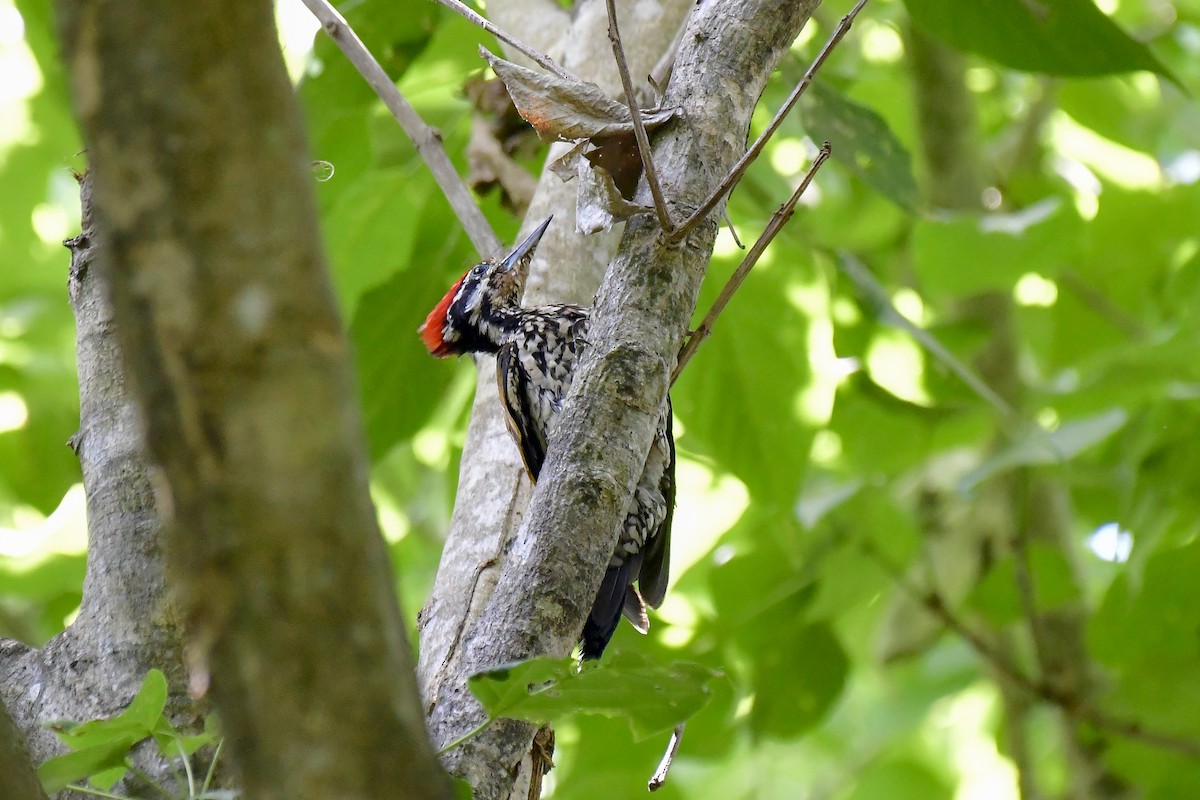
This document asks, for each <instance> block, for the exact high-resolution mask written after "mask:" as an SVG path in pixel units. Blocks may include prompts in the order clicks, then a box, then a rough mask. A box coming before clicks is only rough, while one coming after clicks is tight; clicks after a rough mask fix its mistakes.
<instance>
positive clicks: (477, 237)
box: [303, 0, 524, 258]
mask: <svg viewBox="0 0 1200 800" xmlns="http://www.w3.org/2000/svg"><path fill="white" fill-rule="evenodd" d="M303 2H304V5H306V6H307V7H308V10H309V11H311V12H312V13H313V16H314V17H316V18H317V20H319V21H320V23H321V27H322V29H324V31H325V33H327V34H329V38H331V39H333V41H334V42H335V43H336V44H337V46H338V47H339V48H341V50H342V52H343V53H345V54H346V58H347V59H348V60H349V61H350V63H351V64H353V65H354V67H355V69H357V70H358V72H359V74H360V75H362V76H363V78H364V79H365V80H366V82H367V83H368V84H369V85H370V87H371V88H372V89H374V90H375V93H376V94H377V95H379V99H380V100H382V101H383V104H384V105H385V106H387V109H388V111H391V112H392V116H393V117H395V118H396V121H397V122H399V123H400V127H401V129H402V130H403V131H404V132H405V134H407V135H408V138H409V140H411V141H412V143H413V147H415V148H417V152H418V153H419V154H420V156H421V158H422V160H424V162H425V166H427V167H429V171H430V172H431V173H432V174H433V177H434V180H436V181H437V184H438V186H440V187H441V189H442V194H444V195H445V196H446V200H447V201H449V203H450V207H451V208H453V209H454V214H455V216H457V217H458V221H459V222H461V223H462V226H463V229H464V230H465V231H466V232H467V237H468V238H470V240H471V244H473V245H474V246H475V251H476V252H477V253H479V257H480V258H490V257H491V256H494V255H496V254H497V253H499V252H500V248H501V244H500V239H499V238H498V237H497V236H496V234H495V232H494V231H493V230H492V226H491V225H490V224H488V221H487V218H486V217H484V216H483V212H482V211H480V210H479V206H478V204H476V202H475V198H474V197H473V196H472V195H471V190H470V189H468V188H467V185H466V184H465V183H463V180H462V178H460V177H459V175H458V171H457V170H455V169H454V165H453V164H452V163H450V158H449V156H447V155H446V149H445V148H444V147H442V137H441V134H440V133H438V132H437V130H435V129H434V128H431V127H430V126H429V125H426V124H425V120H423V119H421V115H420V114H418V113H417V111H416V109H414V108H413V107H412V105H411V104H410V103H409V102H408V100H406V99H405V98H404V95H402V94H400V90H399V89H397V88H396V84H394V83H392V79H391V78H389V77H388V76H387V73H386V72H384V71H383V67H381V66H380V65H379V62H378V61H377V60H375V57H374V56H373V55H371V53H370V51H369V50H367V46H366V45H364V44H363V43H362V39H359V38H358V34H357V33H355V32H354V29H353V28H351V27H350V25H349V23H347V22H346V19H345V18H344V17H343V16H342V15H341V14H339V13H338V11H337V9H335V8H334V7H333V6H332V5H330V4H329V3H328V2H327V1H326V0H303ZM442 4H443V5H447V3H445V2H443V3H442ZM451 7H452V8H453V6H451ZM455 10H457V9H455ZM505 41H507V40H505ZM522 52H524V51H522Z"/></svg>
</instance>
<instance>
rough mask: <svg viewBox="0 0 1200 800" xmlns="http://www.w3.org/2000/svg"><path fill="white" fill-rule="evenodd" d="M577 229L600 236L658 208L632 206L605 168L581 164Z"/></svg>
mask: <svg viewBox="0 0 1200 800" xmlns="http://www.w3.org/2000/svg"><path fill="white" fill-rule="evenodd" d="M575 205H576V212H575V230H577V231H579V232H580V233H583V234H590V233H599V232H600V231H607V230H609V229H611V228H612V226H613V224H614V223H616V222H619V221H620V220H624V219H628V218H629V217H632V216H634V215H636V214H648V213H650V212H652V211H653V210H654V209H652V208H650V207H649V206H643V205H638V204H637V203H631V202H629V201H628V200H626V199H625V198H624V197H622V196H621V192H620V191H619V190H618V189H617V186H616V184H615V183H613V179H612V175H610V174H608V170H606V169H604V167H598V166H589V165H588V164H587V162H586V161H584V160H583V159H580V161H579V190H578V192H577V193H576V198H575Z"/></svg>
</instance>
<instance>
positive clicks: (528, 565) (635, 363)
mask: <svg viewBox="0 0 1200 800" xmlns="http://www.w3.org/2000/svg"><path fill="white" fill-rule="evenodd" d="M817 4H818V3H817V0H807V1H805V2H795V0H735V1H731V2H724V3H704V4H701V5H699V6H698V7H696V9H695V11H694V13H693V16H692V17H691V19H690V21H689V23H688V28H687V32H686V33H685V35H684V37H683V39H682V42H681V45H680V50H679V54H678V58H677V61H676V66H675V70H674V73H673V76H672V79H671V83H670V85H669V86H668V88H667V93H666V98H665V100H664V105H667V106H678V107H680V108H681V109H682V112H683V113H682V116H681V119H680V120H679V121H677V122H675V123H673V124H670V125H668V126H666V127H664V128H663V129H661V130H660V131H658V132H657V134H656V136H655V139H654V155H655V163H656V166H657V167H658V170H659V174H660V176H661V178H662V183H663V189H664V193H665V194H666V196H667V198H668V204H669V206H670V208H671V211H672V214H673V216H674V217H675V219H677V220H682V219H683V218H684V217H686V216H687V214H688V213H689V212H690V211H691V210H692V209H695V208H696V207H698V206H699V205H700V203H701V202H702V200H703V199H704V197H705V196H706V194H707V193H708V192H709V191H710V190H711V188H712V187H713V186H715V184H716V183H717V182H718V181H719V180H720V178H721V177H723V175H724V174H725V172H726V171H727V170H728V169H729V168H730V167H731V166H732V164H733V163H734V162H735V161H736V160H737V158H738V157H739V156H740V155H741V154H742V152H744V149H745V144H746V134H747V130H748V126H749V121H750V115H751V112H752V110H753V108H754V105H755V103H756V102H757V100H758V97H759V95H760V93H761V91H762V88H763V86H764V85H765V83H766V80H767V78H768V76H769V75H770V73H771V72H772V70H773V69H774V68H775V66H776V64H777V62H778V60H779V59H780V58H781V57H782V56H783V54H784V53H785V52H786V51H787V48H788V47H789V46H790V44H791V42H792V41H793V40H794V39H795V36H796V35H797V33H798V32H799V31H800V29H801V27H802V26H803V24H804V22H805V21H806V20H807V19H808V17H809V15H810V14H811V12H812V10H813V9H814V8H815V7H816V5H817ZM593 5H602V4H599V3H594V4H593ZM632 27H633V26H629V25H626V26H624V27H623V30H630V29H631V28H632ZM631 72H632V74H633V75H634V76H638V75H644V74H645V72H644V70H643V71H639V70H637V69H633V70H631ZM585 77H587V76H586V75H585ZM697 165H703V167H698V166H697ZM639 191H640V193H641V197H640V198H639V199H640V200H641V202H644V203H646V204H648V203H649V195H648V191H647V190H646V188H645V185H644V183H643V185H642V187H641V188H640V190H639ZM536 208H537V201H536V200H535V205H534V209H536ZM721 208H723V205H722V206H721V207H719V208H718V209H717V212H715V213H714V215H712V216H711V217H710V219H709V220H707V221H706V222H705V224H703V225H700V226H698V227H697V228H696V229H695V230H694V231H693V232H692V233H691V234H690V235H689V236H688V237H687V238H686V239H685V240H684V241H683V242H682V243H681V244H679V245H674V246H673V245H669V244H668V243H667V242H666V241H665V238H664V237H663V236H662V235H661V232H660V230H659V229H658V227H657V224H656V222H655V221H654V220H653V218H651V217H648V216H647V217H640V218H637V219H635V220H633V221H631V222H630V223H629V225H628V226H627V227H626V229H625V232H624V236H623V238H622V240H621V243H620V247H619V250H618V252H617V254H616V258H615V260H614V261H613V262H612V265H611V266H610V267H609V268H608V271H607V273H606V275H605V278H604V282H603V285H602V286H601V288H600V292H599V295H598V296H597V299H596V304H595V312H594V322H593V325H592V328H591V330H590V331H589V337H588V340H589V343H590V349H589V351H588V357H587V358H586V359H585V360H584V362H583V364H582V365H581V367H580V371H579V373H578V374H577V376H576V379H575V382H574V386H573V388H572V392H571V395H570V397H569V398H568V401H567V405H566V407H565V408H564V411H563V416H562V418H561V419H560V422H559V423H558V426H557V432H556V434H555V436H554V438H553V441H552V444H551V447H550V452H549V453H548V456H547V461H546V463H545V465H544V467H543V470H542V474H541V479H540V481H539V483H538V486H537V489H536V491H535V493H534V495H533V499H532V502H531V505H530V507H529V509H528V512H527V513H525V514H522V507H523V497H522V490H521V487H520V484H519V483H517V482H516V481H510V480H508V479H502V480H501V481H498V482H499V483H500V484H501V486H502V487H505V489H504V490H492V493H491V494H490V495H489V496H490V497H491V498H492V502H490V503H488V504H485V505H482V506H481V505H479V504H477V503H476V497H477V495H475V494H474V492H473V489H472V487H474V486H477V485H479V484H481V483H482V482H483V481H484V480H485V477H484V475H485V472H484V471H483V470H481V468H480V465H478V464H477V463H475V459H476V457H477V451H476V450H475V449H473V448H477V447H482V448H484V449H485V450H486V452H488V453H491V452H493V451H495V450H496V449H498V448H503V447H504V440H505V438H506V434H505V433H504V432H503V429H502V427H500V426H499V425H498V424H496V423H494V422H492V421H491V419H490V418H489V415H494V412H492V411H490V410H489V409H490V407H492V406H493V405H494V400H492V399H490V396H494V394H495V388H494V386H495V385H494V373H490V372H489V370H490V365H489V364H483V365H482V366H481V381H480V384H479V391H478V393H477V396H476V405H475V409H474V416H473V418H472V423H471V428H470V430H469V432H468V445H467V448H466V450H465V451H464V457H463V464H464V467H463V476H462V480H461V481H460V491H459V497H458V502H457V503H456V507H455V519H454V521H453V523H452V531H451V540H450V542H448V544H447V551H446V554H445V555H444V556H443V561H442V567H441V569H440V570H439V580H438V589H437V591H436V593H435V595H434V597H433V598H432V599H431V602H430V604H429V605H427V607H426V612H425V614H424V615H423V629H422V637H423V638H422V643H423V645H422V667H423V669H422V679H423V688H424V691H425V700H426V704H427V710H428V712H429V715H430V716H429V724H430V727H431V730H432V733H433V736H434V739H435V741H438V742H446V741H449V740H451V739H453V738H455V737H456V736H459V735H461V734H462V733H464V732H465V731H468V730H470V729H471V728H472V727H474V726H475V725H477V724H478V723H479V722H480V721H482V720H483V718H484V715H483V712H482V710H481V709H480V708H479V706H478V704H477V703H476V702H475V701H474V699H473V698H472V697H471V695H470V694H469V692H468V690H467V689H466V678H467V676H469V675H470V674H472V673H474V672H478V671H480V670H482V669H486V668H488V667H491V666H495V665H498V664H501V663H504V662H507V661H512V660H516V659H521V658H529V657H531V656H537V655H557V656H561V655H565V654H566V653H567V652H569V651H570V649H571V647H572V646H573V645H574V643H575V640H576V638H577V637H578V635H579V631H580V629H581V627H582V624H583V620H584V617H585V616H586V614H587V611H588V609H589V607H590V605H591V602H592V600H593V598H594V596H595V592H596V589H597V587H598V586H599V583H600V579H601V576H602V574H603V571H604V567H605V565H606V564H607V562H608V559H609V556H610V555H611V553H612V550H613V547H614V546H615V543H616V536H617V525H618V522H619V520H620V518H621V515H622V514H623V513H624V508H625V504H626V502H627V499H628V498H629V497H630V496H631V494H632V491H633V485H634V482H635V481H636V480H637V478H638V476H639V475H640V472H641V469H642V467H643V465H644V462H645V458H646V453H647V452H648V451H649V445H650V440H651V437H652V435H653V432H654V427H655V424H656V422H657V418H658V409H659V408H660V407H661V403H662V399H663V396H664V394H665V393H666V390H667V381H668V377H669V375H670V372H671V369H672V367H673V366H674V363H675V356H676V353H677V352H678V350H679V345H680V342H681V339H682V336H683V334H684V332H685V331H686V329H687V325H688V321H689V319H690V315H691V313H692V311H693V309H694V308H695V304H696V298H697V294H698V291H699V286H700V281H701V278H702V277H703V275H704V270H705V267H706V266H707V263H708V259H709V257H710V255H711V252H712V246H713V242H714V240H715V236H716V227H717V226H716V222H715V219H716V218H718V216H717V214H719V212H720V210H721ZM530 218H531V221H534V220H538V219H540V216H539V215H537V213H536V211H533V212H532V213H531V214H530ZM543 255H545V253H543ZM540 300H541V298H536V299H534V302H537V301H540ZM527 302H530V301H529V300H528V299H527ZM508 447H509V449H511V450H512V456H511V464H512V466H511V468H510V469H511V470H512V472H514V473H516V472H517V471H518V470H519V467H518V466H517V462H516V452H515V449H512V448H511V445H508ZM485 469H486V468H485ZM488 474H490V479H491V480H493V481H495V480H496V478H495V473H490V472H489V473H488ZM500 474H501V475H503V474H504V473H500ZM676 535H686V531H677V532H676ZM471 537H476V538H475V539H472V538H471ZM460 538H466V539H468V540H470V542H468V543H467V544H462V543H461V542H460V541H459V539H460ZM473 545H474V546H473ZM463 556H465V557H464V558H462V560H459V558H460V557H463ZM467 558H472V559H473V560H470V561H468V560H467ZM451 559H454V560H455V563H453V564H451V563H449V562H450V560H451ZM450 572H456V573H457V574H458V575H460V576H466V578H467V580H465V581H463V582H462V583H461V584H458V585H457V587H456V588H454V589H451V588H450V586H451V585H452V584H451V582H450V581H445V582H444V581H443V576H444V575H447V574H449V573H450ZM447 631H449V633H448V634H447ZM427 641H431V642H434V641H436V642H437V643H438V644H437V645H435V647H431V648H428V649H427V645H426V642H427ZM446 643H448V644H446ZM533 732H534V730H533V726H531V725H527V724H524V723H517V722H504V723H502V724H498V725H496V726H493V727H492V728H490V729H489V730H488V731H486V732H484V733H483V734H481V735H479V736H477V737H475V738H473V739H471V740H469V741H468V742H467V743H466V744H464V745H463V746H461V747H459V748H457V749H456V750H454V751H451V753H450V754H449V755H448V757H447V764H448V766H449V767H450V769H451V770H452V771H453V772H455V773H456V774H459V775H461V776H463V777H465V778H466V779H467V780H468V781H469V782H470V783H471V784H472V785H473V786H474V787H475V790H476V796H477V797H478V798H481V799H482V800H492V798H502V797H506V796H509V795H510V792H511V791H512V789H513V775H514V774H515V772H516V769H515V767H516V765H517V764H518V762H520V761H521V758H522V756H523V755H524V754H525V753H526V752H527V751H528V750H529V745H530V740H531V738H532V736H533Z"/></svg>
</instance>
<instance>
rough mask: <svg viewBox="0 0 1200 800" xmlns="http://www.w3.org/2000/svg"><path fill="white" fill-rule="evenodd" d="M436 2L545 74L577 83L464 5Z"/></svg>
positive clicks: (455, 1)
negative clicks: (514, 51)
mask: <svg viewBox="0 0 1200 800" xmlns="http://www.w3.org/2000/svg"><path fill="white" fill-rule="evenodd" d="M437 2H438V3H439V4H441V5H443V6H445V7H446V8H448V9H450V10H451V11H453V12H454V13H455V14H458V15H459V16H460V17H463V18H464V19H466V20H467V21H468V22H470V23H471V24H472V25H475V26H477V27H479V28H482V29H483V30H485V31H487V32H488V33H490V34H491V35H492V36H495V37H496V38H497V39H499V40H500V41H502V42H504V43H505V44H507V45H511V46H512V48H513V49H514V50H518V51H520V52H521V53H524V54H525V55H527V56H529V58H531V59H532V60H533V61H534V63H536V64H537V65H538V66H539V67H541V68H542V69H544V70H546V71H547V72H553V73H554V74H555V75H557V76H558V77H560V78H563V79H564V80H568V81H578V80H579V78H577V77H576V76H575V75H573V74H572V73H571V71H570V70H568V69H565V68H563V67H561V66H559V65H558V63H556V62H555V61H554V59H552V58H550V57H549V56H547V55H545V54H543V53H539V52H538V51H537V50H534V49H533V48H532V47H530V46H529V45H527V44H525V43H524V42H522V41H521V40H520V39H518V38H517V37H515V36H513V35H512V34H511V33H509V32H508V31H506V30H504V29H503V28H497V27H496V26H495V25H494V24H493V23H492V22H490V21H488V20H487V19H485V18H484V17H481V16H479V15H478V14H476V13H475V12H474V11H472V10H471V9H469V8H467V7H466V6H465V5H463V4H462V3H460V2H459V1H458V0H437Z"/></svg>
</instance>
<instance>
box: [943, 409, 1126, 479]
mask: <svg viewBox="0 0 1200 800" xmlns="http://www.w3.org/2000/svg"><path fill="white" fill-rule="evenodd" d="M1128 421H1129V413H1128V412H1127V411H1125V410H1124V409H1122V408H1112V409H1109V410H1108V411H1104V412H1102V413H1100V414H1095V415H1093V416H1090V417H1085V418H1083V419H1078V420H1073V421H1071V422H1064V423H1063V424H1062V425H1060V426H1059V427H1058V429H1057V430H1055V431H1053V432H1051V433H1047V432H1046V431H1045V430H1043V429H1042V428H1041V427H1031V428H1029V429H1027V430H1026V431H1025V433H1024V434H1023V435H1021V436H1020V437H1019V438H1017V440H1016V441H1014V442H1012V443H1011V444H1009V445H1008V446H1007V447H1005V448H1004V449H1002V450H1001V451H1000V452H998V453H996V454H995V455H993V456H991V457H990V458H988V459H987V460H985V461H984V462H983V463H982V464H980V465H979V466H978V467H976V468H975V469H973V470H971V471H970V472H969V473H967V475H965V476H964V477H963V479H962V481H961V482H960V483H959V486H958V488H959V491H963V492H966V491H970V490H971V489H973V488H974V487H976V486H978V485H979V484H980V483H982V482H983V481H985V480H987V479H988V478H990V477H992V476H993V475H997V474H999V473H1001V472H1007V471H1008V470H1010V469H1014V468H1016V467H1027V466H1034V465H1039V464H1063V463H1066V462H1068V461H1070V460H1071V459H1073V458H1075V457H1076V456H1077V455H1079V454H1080V453H1082V452H1083V451H1084V450H1087V449H1088V448H1091V447H1095V446H1096V445H1098V444H1100V443H1101V442H1103V441H1104V440H1106V439H1108V438H1109V437H1110V436H1112V435H1113V434H1114V433H1116V432H1117V431H1119V430H1121V428H1123V427H1125V423H1127V422H1128Z"/></svg>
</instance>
